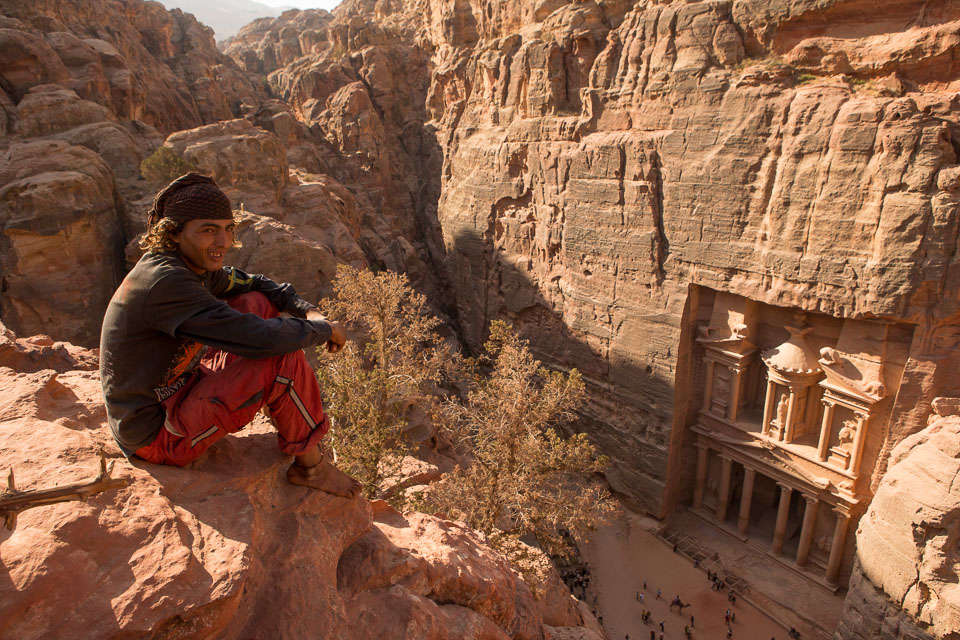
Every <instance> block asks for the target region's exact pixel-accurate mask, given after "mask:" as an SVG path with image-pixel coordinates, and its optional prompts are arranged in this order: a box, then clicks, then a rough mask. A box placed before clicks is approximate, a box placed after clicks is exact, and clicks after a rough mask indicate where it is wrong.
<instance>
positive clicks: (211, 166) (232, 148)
mask: <svg viewBox="0 0 960 640" xmlns="http://www.w3.org/2000/svg"><path fill="white" fill-rule="evenodd" d="M164 144H166V145H167V146H169V147H171V148H172V149H173V150H174V151H176V152H177V153H178V154H179V155H181V156H182V157H183V158H184V159H185V160H187V161H189V162H190V163H192V164H193V165H194V166H196V167H197V168H198V169H199V170H200V171H201V172H202V173H204V174H206V175H210V176H212V177H213V178H214V179H215V180H216V181H217V184H218V185H220V188H221V189H223V190H224V192H226V193H227V195H229V196H230V197H231V199H233V200H237V199H240V200H241V201H242V202H243V203H244V206H248V207H249V208H250V209H251V210H253V211H260V210H263V209H274V208H275V207H276V206H277V205H278V204H279V203H280V199H281V197H282V195H283V189H284V187H285V186H286V185H287V181H288V168H287V154H286V152H285V150H284V148H283V145H282V144H281V143H280V140H279V139H278V138H277V136H275V135H273V134H272V133H270V132H268V131H264V130H263V129H260V128H258V127H255V126H254V125H253V124H251V123H250V122H248V121H247V120H228V121H225V122H218V123H216V124H210V125H206V126H203V127H198V128H196V129H189V130H185V131H179V132H177V133H174V134H173V135H171V136H170V137H169V138H167V141H166V142H165V143H164ZM241 189H242V190H241ZM239 204H240V203H239V202H236V203H235V205H237V206H238V205H239Z"/></svg>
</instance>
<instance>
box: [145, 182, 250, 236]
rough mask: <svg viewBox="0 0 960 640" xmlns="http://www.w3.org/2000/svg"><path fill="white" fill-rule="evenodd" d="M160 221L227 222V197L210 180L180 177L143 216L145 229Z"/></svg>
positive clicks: (166, 188) (231, 213)
mask: <svg viewBox="0 0 960 640" xmlns="http://www.w3.org/2000/svg"><path fill="white" fill-rule="evenodd" d="M161 218H170V219H171V220H176V221H177V222H186V221H187V220H197V219H201V218H202V219H208V220H229V219H233V209H232V208H231V207H230V198H228V197H227V194H225V193H224V192H223V191H220V187H218V186H217V183H216V182H214V181H213V178H210V177H208V176H204V175H200V174H199V173H188V174H186V175H184V176H180V177H179V178H177V179H176V180H174V181H173V182H171V183H170V184H168V185H167V186H166V187H165V188H164V189H163V191H161V192H160V193H158V194H157V197H156V198H154V199H153V207H152V208H151V209H150V213H148V214H147V225H148V226H149V227H152V226H153V225H155V224H157V223H158V222H159V221H160V219H161Z"/></svg>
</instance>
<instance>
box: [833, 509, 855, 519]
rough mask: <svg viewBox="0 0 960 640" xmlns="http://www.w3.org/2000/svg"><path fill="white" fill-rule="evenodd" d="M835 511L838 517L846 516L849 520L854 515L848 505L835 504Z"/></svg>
mask: <svg viewBox="0 0 960 640" xmlns="http://www.w3.org/2000/svg"><path fill="white" fill-rule="evenodd" d="M833 512H834V513H835V514H837V518H838V519H839V518H845V519H847V520H849V519H850V518H851V517H852V516H851V514H850V510H849V509H847V508H846V507H841V506H835V507H833Z"/></svg>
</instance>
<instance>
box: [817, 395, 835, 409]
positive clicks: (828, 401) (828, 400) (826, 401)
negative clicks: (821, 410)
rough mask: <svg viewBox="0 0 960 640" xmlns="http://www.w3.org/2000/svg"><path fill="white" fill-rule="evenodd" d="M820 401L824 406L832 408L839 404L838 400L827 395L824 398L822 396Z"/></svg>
mask: <svg viewBox="0 0 960 640" xmlns="http://www.w3.org/2000/svg"><path fill="white" fill-rule="evenodd" d="M820 402H822V403H823V406H825V407H830V408H831V409H832V408H833V407H835V406H837V401H836V400H833V399H832V398H826V397H824V398H821V399H820Z"/></svg>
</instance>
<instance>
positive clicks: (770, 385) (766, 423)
mask: <svg viewBox="0 0 960 640" xmlns="http://www.w3.org/2000/svg"><path fill="white" fill-rule="evenodd" d="M776 390H777V383H776V382H774V381H773V380H771V379H770V377H769V374H768V377H767V396H766V398H765V401H764V403H763V427H762V429H763V431H762V433H763V435H765V436H768V435H770V421H771V420H773V404H774V402H775V397H774V392H775V391H776Z"/></svg>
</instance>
